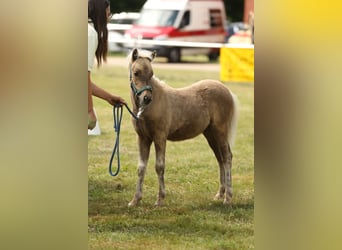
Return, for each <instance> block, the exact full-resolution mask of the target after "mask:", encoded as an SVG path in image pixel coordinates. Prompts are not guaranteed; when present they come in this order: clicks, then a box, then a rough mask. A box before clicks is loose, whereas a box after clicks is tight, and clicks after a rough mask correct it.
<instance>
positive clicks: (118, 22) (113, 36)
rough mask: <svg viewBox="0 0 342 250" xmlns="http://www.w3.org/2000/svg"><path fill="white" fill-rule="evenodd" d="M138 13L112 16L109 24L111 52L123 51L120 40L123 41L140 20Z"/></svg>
mask: <svg viewBox="0 0 342 250" xmlns="http://www.w3.org/2000/svg"><path fill="white" fill-rule="evenodd" d="M139 16H140V13H138V12H121V13H116V14H114V15H113V16H112V19H111V20H110V21H109V23H108V24H107V29H108V50H109V51H110V52H118V51H123V50H124V48H123V46H122V44H121V43H117V42H116V41H118V40H119V39H123V37H124V36H123V35H124V33H125V32H126V31H127V30H129V29H130V28H131V27H132V24H133V23H134V22H135V21H136V20H137V19H138V18H139Z"/></svg>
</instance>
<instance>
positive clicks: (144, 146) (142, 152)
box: [128, 136, 152, 207]
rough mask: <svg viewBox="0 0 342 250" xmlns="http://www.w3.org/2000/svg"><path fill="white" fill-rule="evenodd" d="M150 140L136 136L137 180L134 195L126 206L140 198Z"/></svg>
mask: <svg viewBox="0 0 342 250" xmlns="http://www.w3.org/2000/svg"><path fill="white" fill-rule="evenodd" d="M151 143H152V141H150V140H148V139H145V138H142V137H140V136H139V137H138V146H139V163H138V181H137V187H136V192H135V195H134V197H133V199H132V201H131V202H130V203H128V206H129V207H131V206H135V205H137V204H138V203H139V201H140V200H141V199H142V191H143V183H144V177H145V172H146V166H147V162H148V158H149V155H150V147H151Z"/></svg>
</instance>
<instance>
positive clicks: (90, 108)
mask: <svg viewBox="0 0 342 250" xmlns="http://www.w3.org/2000/svg"><path fill="white" fill-rule="evenodd" d="M92 92H93V90H92V82H91V79H90V72H89V71H88V129H93V128H94V127H95V125H96V120H97V119H96V115H95V111H94V107H93V97H92Z"/></svg>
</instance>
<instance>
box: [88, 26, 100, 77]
mask: <svg viewBox="0 0 342 250" xmlns="http://www.w3.org/2000/svg"><path fill="white" fill-rule="evenodd" d="M97 44H98V41H97V32H96V30H95V28H94V26H93V24H92V23H88V71H91V70H92V69H93V67H94V60H95V52H96V49H97Z"/></svg>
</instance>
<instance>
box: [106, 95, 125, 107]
mask: <svg viewBox="0 0 342 250" xmlns="http://www.w3.org/2000/svg"><path fill="white" fill-rule="evenodd" d="M107 101H108V102H109V103H110V104H111V105H113V106H114V105H122V104H126V101H125V100H124V99H123V98H121V97H120V96H116V95H110V96H109V98H108V99H107Z"/></svg>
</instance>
